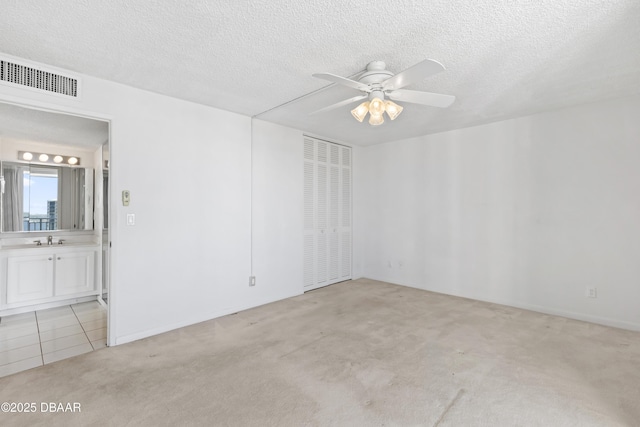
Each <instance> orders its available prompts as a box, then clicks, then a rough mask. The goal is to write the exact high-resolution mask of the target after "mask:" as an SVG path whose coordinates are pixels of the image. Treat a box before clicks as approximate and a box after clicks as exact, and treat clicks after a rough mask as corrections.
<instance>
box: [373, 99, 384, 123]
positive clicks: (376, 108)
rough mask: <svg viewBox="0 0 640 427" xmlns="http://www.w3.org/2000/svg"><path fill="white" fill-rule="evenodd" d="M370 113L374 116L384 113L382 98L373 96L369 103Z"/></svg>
mask: <svg viewBox="0 0 640 427" xmlns="http://www.w3.org/2000/svg"><path fill="white" fill-rule="evenodd" d="M369 113H371V115H372V116H382V113H384V102H382V99H380V98H373V99H372V100H371V102H370V103H369ZM383 121H384V119H383Z"/></svg>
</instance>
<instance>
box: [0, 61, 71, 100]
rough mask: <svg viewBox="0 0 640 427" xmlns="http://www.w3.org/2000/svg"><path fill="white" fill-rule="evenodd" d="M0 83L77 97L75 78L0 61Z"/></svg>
mask: <svg viewBox="0 0 640 427" xmlns="http://www.w3.org/2000/svg"><path fill="white" fill-rule="evenodd" d="M0 82H6V83H12V84H15V85H19V86H22V87H28V88H32V89H36V90H44V91H46V92H49V93H56V94H58V95H65V96H70V97H72V98H77V97H78V84H79V81H78V79H77V78H74V77H70V76H65V75H62V74H60V73H54V72H51V71H46V70H43V69H40V68H35V67H30V66H27V65H22V64H18V63H16V62H12V61H7V60H4V59H0Z"/></svg>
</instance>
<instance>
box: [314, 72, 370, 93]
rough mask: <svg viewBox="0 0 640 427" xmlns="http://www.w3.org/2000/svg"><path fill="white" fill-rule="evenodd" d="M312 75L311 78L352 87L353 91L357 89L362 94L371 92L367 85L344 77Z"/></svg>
mask: <svg viewBox="0 0 640 427" xmlns="http://www.w3.org/2000/svg"><path fill="white" fill-rule="evenodd" d="M312 75H313V77H317V78H319V79H323V80H328V81H330V82H332V83H337V84H339V85H343V86H348V87H352V88H354V89H358V90H361V91H364V92H369V91H370V90H371V88H370V87H369V85H366V84H364V83H360V82H357V81H355V80H351V79H347V78H346V77H340V76H336V75H335V74H331V73H316V74H312Z"/></svg>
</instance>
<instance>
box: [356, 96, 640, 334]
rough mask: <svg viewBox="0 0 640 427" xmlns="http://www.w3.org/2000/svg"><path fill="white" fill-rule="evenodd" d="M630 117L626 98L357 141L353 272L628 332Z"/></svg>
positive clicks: (635, 321) (637, 289)
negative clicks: (360, 228)
mask: <svg viewBox="0 0 640 427" xmlns="http://www.w3.org/2000/svg"><path fill="white" fill-rule="evenodd" d="M638 117H640V97H637V96H636V97H630V98H626V99H620V100H614V101H609V102H601V103H597V104H590V105H584V106H580V107H576V108H571V109H565V110H559V111H553V112H547V113H544V114H537V115H533V116H528V117H524V118H520V119H515V120H507V121H503V122H499V123H493V124H489V125H484V126H478V127H473V128H467V129H461V130H456V131H452V132H446V133H441V134H437V135H431V136H424V137H420V138H415V139H410V140H404V141H398V142H394V143H389V144H383V145H378V146H374V147H370V148H367V149H366V150H365V153H364V156H365V159H364V160H365V164H366V171H365V179H366V181H367V187H366V193H365V195H364V201H363V209H364V211H365V212H366V213H367V215H366V218H365V224H366V244H365V275H366V276H368V277H371V278H375V279H379V280H386V281H390V282H394V283H398V284H403V285H408V286H413V287H418V288H422V289H428V290H433V291H436V292H442V293H446V294H452V295H459V296H464V297H469V298H474V299H480V300H487V301H494V302H498V303H504V304H509V305H514V306H519V307H524V308H530V309H534V310H538V311H542V312H548V313H555V314H561V315H565V316H568V317H573V318H578V319H583V320H589V321H594V322H599V323H603V324H609V325H614V326H620V327H625V328H631V329H640V310H639V309H638V301H640V262H639V261H638V260H640V220H639V218H640V143H639V141H640V139H639V138H640V121H638ZM588 286H594V287H597V290H598V297H597V298H596V299H589V298H586V297H585V289H586V287H588Z"/></svg>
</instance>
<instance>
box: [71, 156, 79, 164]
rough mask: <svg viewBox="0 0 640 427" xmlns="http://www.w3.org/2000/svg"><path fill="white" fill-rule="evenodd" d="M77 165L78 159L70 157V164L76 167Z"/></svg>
mask: <svg viewBox="0 0 640 427" xmlns="http://www.w3.org/2000/svg"><path fill="white" fill-rule="evenodd" d="M76 163H78V159H77V158H75V157H69V164H70V165H75V164H76Z"/></svg>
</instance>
